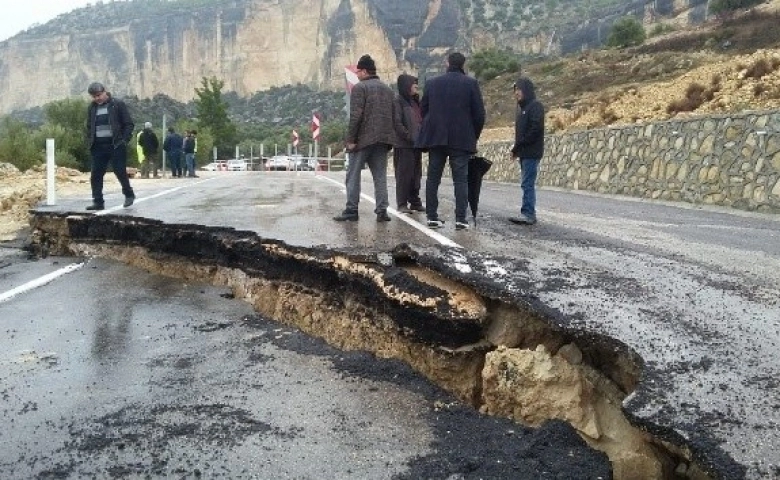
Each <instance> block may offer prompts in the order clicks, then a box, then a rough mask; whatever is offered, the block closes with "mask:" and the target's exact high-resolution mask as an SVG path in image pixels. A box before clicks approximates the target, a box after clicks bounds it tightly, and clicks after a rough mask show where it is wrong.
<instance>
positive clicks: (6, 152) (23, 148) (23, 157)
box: [0, 117, 46, 171]
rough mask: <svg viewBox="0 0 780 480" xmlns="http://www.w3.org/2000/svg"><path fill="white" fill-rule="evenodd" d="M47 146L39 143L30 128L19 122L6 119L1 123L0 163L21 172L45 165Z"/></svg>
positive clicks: (9, 118)
mask: <svg viewBox="0 0 780 480" xmlns="http://www.w3.org/2000/svg"><path fill="white" fill-rule="evenodd" d="M45 151H46V145H45V144H41V143H40V142H39V141H37V139H36V136H35V135H34V134H33V132H32V131H30V128H29V127H28V126H27V125H25V124H24V123H22V122H20V121H19V120H14V119H12V118H11V117H4V118H3V119H2V121H0V162H5V163H10V164H12V165H14V166H15V167H16V168H18V169H19V170H21V171H26V170H28V169H30V168H31V167H34V166H35V165H40V164H41V163H43V159H44V152H45Z"/></svg>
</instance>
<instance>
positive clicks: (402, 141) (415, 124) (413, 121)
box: [393, 74, 422, 148]
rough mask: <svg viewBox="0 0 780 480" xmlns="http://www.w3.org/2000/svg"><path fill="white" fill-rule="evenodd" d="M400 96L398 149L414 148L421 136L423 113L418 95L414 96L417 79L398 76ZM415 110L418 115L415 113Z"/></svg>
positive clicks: (397, 110) (397, 111)
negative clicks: (418, 137)
mask: <svg viewBox="0 0 780 480" xmlns="http://www.w3.org/2000/svg"><path fill="white" fill-rule="evenodd" d="M396 83H397V85H398V96H397V97H396V99H395V101H396V103H397V105H396V110H395V118H394V120H393V124H394V125H395V133H396V137H397V139H396V142H395V145H394V146H395V147H397V148H413V147H414V141H415V140H417V136H418V135H419V134H420V123H421V119H422V118H421V117H422V111H421V110H420V101H419V98H418V96H417V95H414V96H412V93H411V90H412V85H414V84H415V83H417V78H416V77H413V76H412V75H406V74H401V75H399V76H398V81H397V82H396ZM415 110H416V111H417V113H415Z"/></svg>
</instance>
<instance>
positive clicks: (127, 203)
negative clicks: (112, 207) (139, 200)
mask: <svg viewBox="0 0 780 480" xmlns="http://www.w3.org/2000/svg"><path fill="white" fill-rule="evenodd" d="M133 202H135V197H125V203H123V204H122V206H123V207H125V208H127V207H129V206H130V205H132V204H133Z"/></svg>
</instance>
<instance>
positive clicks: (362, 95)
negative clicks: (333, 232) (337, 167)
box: [333, 55, 395, 222]
mask: <svg viewBox="0 0 780 480" xmlns="http://www.w3.org/2000/svg"><path fill="white" fill-rule="evenodd" d="M357 70H358V71H357V76H358V78H359V79H360V81H359V82H358V83H357V85H355V86H354V87H353V88H352V92H351V93H350V97H349V102H350V103H349V125H348V127H347V138H346V142H345V143H346V147H347V151H348V152H349V153H350V155H349V165H348V166H347V180H346V187H347V205H346V208H345V209H344V211H343V212H342V213H341V214H340V215H337V216H335V217H333V220H336V221H337V222H344V221H356V220H357V219H358V202H360V171H361V170H362V169H363V165H368V168H369V169H370V170H371V176H372V177H373V178H374V196H375V197H376V208H375V209H374V213H376V221H377V222H389V221H390V217H389V216H388V215H387V207H388V204H389V202H388V198H387V154H388V152H390V149H391V148H392V146H393V143H395V127H394V125H393V114H394V109H395V95H394V94H393V90H391V89H390V87H388V86H387V85H385V84H384V83H382V81H381V80H379V77H378V76H377V74H376V64H375V63H374V59H373V58H371V57H370V56H368V55H363V56H362V57H360V60H359V61H358V63H357Z"/></svg>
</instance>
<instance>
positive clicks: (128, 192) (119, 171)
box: [89, 143, 135, 205]
mask: <svg viewBox="0 0 780 480" xmlns="http://www.w3.org/2000/svg"><path fill="white" fill-rule="evenodd" d="M90 154H91V157H92V173H91V174H90V177H89V183H90V186H91V187H92V201H93V202H94V203H95V204H96V205H103V204H104V203H105V202H104V201H103V177H104V176H105V175H106V170H108V164H109V163H110V164H111V169H112V170H113V171H114V175H116V179H117V180H119V184H120V185H122V193H123V194H124V195H125V197H135V193H133V189H132V187H130V179H129V178H128V177H127V145H125V144H124V143H123V144H121V145H118V146H116V147H114V145H113V144H111V143H94V144H93V145H92V148H91V149H90Z"/></svg>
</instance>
